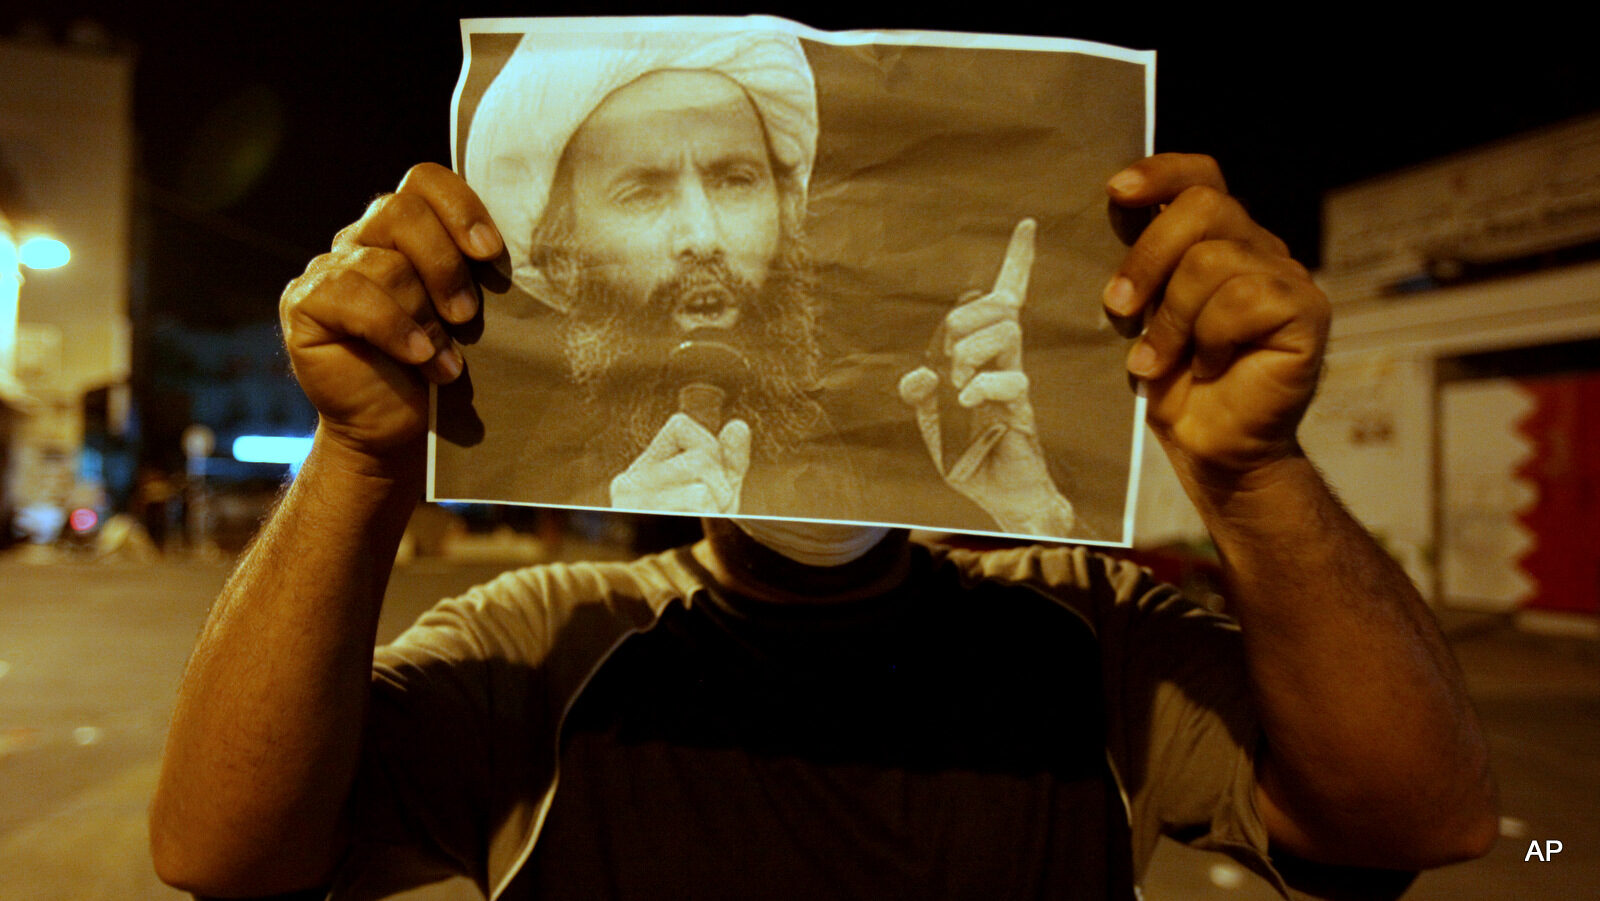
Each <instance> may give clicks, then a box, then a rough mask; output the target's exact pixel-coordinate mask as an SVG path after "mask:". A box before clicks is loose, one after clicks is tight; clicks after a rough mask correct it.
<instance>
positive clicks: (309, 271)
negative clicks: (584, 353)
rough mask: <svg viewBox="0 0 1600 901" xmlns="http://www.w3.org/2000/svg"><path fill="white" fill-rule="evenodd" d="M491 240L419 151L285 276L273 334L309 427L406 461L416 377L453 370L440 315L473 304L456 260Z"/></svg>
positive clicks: (461, 194) (415, 443) (463, 265)
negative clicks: (307, 403) (308, 410)
mask: <svg viewBox="0 0 1600 901" xmlns="http://www.w3.org/2000/svg"><path fill="white" fill-rule="evenodd" d="M503 248H504V243H503V242H502V241H501V238H500V233H499V232H498V231H497V230H496V229H495V227H494V225H493V223H492V222H491V221H490V218H489V213H488V210H486V209H485V208H484V206H483V203H482V202H481V201H480V200H479V199H478V196H477V195H476V194H475V193H473V191H472V189H471V188H469V187H467V183H466V182H465V181H463V180H462V179H461V177H460V176H458V175H456V174H455V173H454V172H451V171H450V170H449V169H446V168H444V167H443V166H439V165H436V164H432V163H424V164H422V165H419V166H415V167H413V168H412V169H411V171H409V172H407V173H406V177H405V178H404V179H403V180H402V181H401V182H400V187H399V188H398V189H397V190H396V191H395V193H393V194H386V195H384V196H382V197H379V198H378V199H377V200H374V201H373V202H372V204H371V205H370V206H368V207H367V211H366V213H365V214H364V215H363V216H362V217H361V218H360V219H358V220H357V221H356V222H354V223H352V224H351V225H349V226H347V227H346V228H344V229H343V230H342V231H340V232H339V234H338V235H337V236H335V237H334V239H333V249H332V251H330V252H329V253H325V254H323V255H322V256H319V257H317V258H316V259H314V260H312V261H311V264H310V265H309V266H307V267H306V271H305V273H304V274H303V275H301V276H300V277H299V278H296V279H295V280H294V281H292V282H290V283H289V286H288V287H287V288H286V289H285V290H284V292H283V298H282V300H281V301H280V303H279V307H278V315H279V318H280V321H281V324H282V326H283V338H284V344H285V346H286V347H287V349H288V352H289V361H290V363H291V364H292V365H293V366H294V373H295V378H297V379H298V380H299V382H300V387H301V388H302V390H304V391H305V393H306V396H307V397H308V398H310V400H311V402H312V404H314V405H315V406H316V408H317V413H318V414H319V416H320V424H319V426H318V432H319V433H320V435H321V436H324V437H326V438H328V439H331V440H333V441H336V442H338V443H339V444H340V445H343V446H344V448H346V449H348V450H351V451H355V452H356V453H358V454H360V455H362V456H364V457H366V458H369V459H371V460H373V461H375V462H377V463H378V464H380V466H379V470H378V471H379V472H387V471H388V470H389V466H390V465H395V466H404V465H411V466H415V465H417V462H418V461H420V454H418V453H417V451H416V450H415V448H417V447H419V446H420V445H419V441H420V439H421V437H422V435H423V433H424V432H425V431H426V429H427V424H428V394H427V382H430V381H431V382H435V383H439V384H443V383H446V382H450V381H453V380H454V379H455V378H456V377H457V376H459V375H460V374H461V368H462V360H461V353H460V351H459V350H458V349H457V348H456V347H455V344H454V342H453V341H452V340H451V339H450V336H449V335H448V334H447V333H446V330H445V325H444V323H445V322H449V323H462V322H466V321H467V320H469V319H471V318H472V317H473V316H474V315H475V314H476V313H477V307H478V299H477V293H476V291H475V289H474V287H473V282H472V278H471V275H470V274H469V273H468V270H467V264H468V261H469V259H474V260H488V259H492V258H494V257H496V256H498V255H499V254H500V253H502V252H503Z"/></svg>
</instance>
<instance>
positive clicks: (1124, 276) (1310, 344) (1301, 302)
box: [1104, 153, 1329, 490]
mask: <svg viewBox="0 0 1600 901" xmlns="http://www.w3.org/2000/svg"><path fill="white" fill-rule="evenodd" d="M1106 190H1107V192H1108V193H1109V194H1110V195H1111V199H1112V201H1113V202H1114V203H1117V204H1118V205H1120V206H1125V207H1145V206H1154V205H1161V206H1162V212H1161V213H1160V215H1158V216H1156V217H1155V220H1154V221H1153V222H1151V224H1150V225H1149V227H1148V228H1146V229H1145V231H1144V233H1143V234H1142V235H1141V236H1140V237H1139V239H1138V240H1137V241H1136V242H1135V243H1134V245H1133V246H1132V247H1131V248H1130V249H1129V251H1128V254H1127V256H1126V258H1125V259H1124V260H1123V263H1122V267H1121V268H1120V269H1119V270H1118V272H1117V274H1116V275H1115V276H1113V277H1112V279H1111V281H1110V282H1109V283H1108V284H1107V285H1106V289H1105V295H1104V302H1105V306H1106V309H1107V311H1109V312H1110V313H1112V314H1115V315H1117V316H1122V317H1140V316H1142V317H1144V319H1145V322H1146V326H1145V332H1144V335H1143V337H1141V338H1140V339H1139V340H1138V341H1137V342H1135V344H1134V345H1133V347H1132V349H1131V350H1130V351H1129V353H1128V364H1127V365H1128V371H1129V372H1130V373H1131V374H1132V375H1133V376H1134V377H1136V378H1138V379H1140V380H1141V381H1143V382H1144V383H1145V385H1146V386H1147V388H1148V391H1149V422H1150V426H1151V428H1152V429H1154V431H1155V433H1156V435H1157V437H1159V438H1160V439H1161V441H1162V443H1163V444H1164V445H1165V446H1166V449H1167V452H1168V454H1169V455H1170V456H1171V457H1172V460H1173V463H1174V465H1175V466H1176V467H1177V468H1178V469H1180V470H1182V471H1183V472H1182V473H1181V474H1183V475H1185V476H1186V477H1188V479H1189V480H1190V481H1191V482H1192V484H1194V485H1195V486H1196V487H1199V488H1201V489H1202V490H1214V489H1221V490H1229V489H1232V488H1235V487H1239V486H1240V485H1242V484H1243V483H1244V481H1245V480H1248V479H1249V478H1251V477H1252V476H1253V475H1256V474H1260V473H1265V472H1266V471H1267V470H1269V469H1271V468H1272V466H1273V464H1275V463H1279V462H1281V461H1283V460H1286V459H1288V458H1290V457H1297V456H1299V446H1298V443H1297V441H1296V438H1295V431H1296V429H1297V428H1298V426H1299V423H1300V418H1301V416H1302V415H1303V414H1304V413H1305V410H1306V406H1307V405H1308V404H1310V402H1311V396H1312V394H1313V393H1314V392H1315V390H1316V385H1317V377H1318V375H1319V373H1320V370H1321V367H1322V354H1323V348H1324V346H1325V345H1326V343H1327V337H1328V321H1329V305H1328V300H1327V297H1326V296H1324V295H1323V293H1322V291H1321V290H1320V289H1318V288H1317V286H1316V285H1314V284H1313V283H1312V281H1311V276H1310V273H1308V272H1307V271H1306V268H1305V267H1304V266H1302V265H1300V264H1299V263H1297V262H1295V261H1294V260H1293V259H1291V258H1290V257H1289V252H1288V247H1287V246H1286V245H1285V244H1284V243H1283V241H1281V240H1279V239H1278V238H1277V237H1276V236H1275V235H1273V234H1272V233H1271V232H1268V231H1267V230H1266V229H1264V228H1262V227H1261V226H1260V225H1257V224H1256V223H1255V222H1254V221H1253V220H1252V219H1251V218H1250V216H1249V215H1248V214H1247V213H1246V212H1245V210H1244V207H1243V206H1241V205H1240V204H1239V202H1238V201H1237V200H1235V199H1234V198H1232V197H1230V196H1228V193H1227V187H1226V185H1225V184H1224V182H1223V179H1222V173H1221V170H1219V169H1218V167H1217V164H1216V161H1215V160H1213V159H1211V158H1210V157H1207V156H1197V155H1189V154H1173V153H1168V154H1160V155H1157V156H1153V157H1150V158H1148V159H1145V160H1141V161H1140V162H1138V163H1135V164H1133V165H1132V166H1129V167H1128V168H1127V169H1124V170H1123V171H1121V172H1119V173H1117V174H1116V175H1115V176H1113V177H1112V178H1111V180H1110V181H1109V182H1108V184H1107V187H1106Z"/></svg>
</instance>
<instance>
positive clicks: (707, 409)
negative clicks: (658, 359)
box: [666, 332, 750, 435]
mask: <svg viewBox="0 0 1600 901" xmlns="http://www.w3.org/2000/svg"><path fill="white" fill-rule="evenodd" d="M666 377H667V380H668V382H667V383H668V384H672V385H677V386H678V412H680V413H685V414H687V415H688V416H689V418H690V419H693V420H694V421H695V422H698V423H700V425H701V426H703V427H704V428H705V429H706V431H708V432H710V433H711V434H713V435H715V434H717V433H718V432H720V431H721V430H722V426H723V423H724V422H725V421H726V418H727V417H726V412H725V410H726V408H727V405H728V403H729V402H730V401H732V400H733V399H734V398H736V397H738V396H739V391H740V390H741V389H742V388H743V387H744V385H745V384H746V383H747V382H748V381H749V380H750V361H749V360H747V359H745V356H744V354H742V353H740V352H739V351H738V350H736V349H734V347H733V346H732V345H730V344H727V343H726V342H723V341H715V340H709V339H697V338H695V337H694V333H693V332H691V333H690V336H689V339H688V340H686V341H684V342H683V343H681V344H679V345H678V346H677V347H674V348H673V349H672V351H671V353H669V354H668V355H667V366H666Z"/></svg>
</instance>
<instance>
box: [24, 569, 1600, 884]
mask: <svg viewBox="0 0 1600 901" xmlns="http://www.w3.org/2000/svg"><path fill="white" fill-rule="evenodd" d="M497 570H498V567H496V566H494V565H492V564H471V565H468V564H443V563H416V564H411V565H409V566H405V567H403V568H401V569H400V570H399V571H398V573H397V575H396V578H395V580H394V582H393V584H392V586H391V591H390V598H389V602H388V604H387V606H386V609H385V615H384V620H383V624H382V627H381V631H382V633H383V635H385V636H389V635H393V634H394V633H396V632H397V631H398V630H399V629H400V628H402V627H403V625H404V624H405V623H407V622H409V621H410V620H411V619H412V618H414V617H415V616H416V615H417V613H419V612H420V611H421V610H423V609H425V607H426V606H427V605H428V604H430V603H432V601H433V600H435V599H437V598H439V597H442V596H446V595H449V594H454V593H456V592H457V591H459V590H461V589H462V588H465V587H467V586H469V585H472V584H474V583H476V582H478V581H480V580H481V579H482V578H484V577H485V576H487V575H490V574H492V573H493V572H496V571H497ZM225 576H226V571H225V569H224V568H223V567H222V566H221V565H217V564H198V565H197V564H174V563H162V564H152V565H128V564H91V563H83V564H75V565H44V566H41V565H26V564H22V563H19V562H17V561H16V560H15V559H14V558H0V899H30V901H33V899H44V901H51V899H60V901H93V899H106V901H112V899H115V901H130V899H131V901H140V899H161V901H171V899H175V898H180V897H184V896H181V895H179V894H178V893H177V892H174V891H172V890H170V889H167V888H165V887H163V886H161V885H160V883H159V882H157V880H156V879H155V876H154V874H153V873H152V872H151V868H150V864H149V858H148V855H147V853H146V850H145V835H144V833H145V822H144V810H145V805H146V803H147V801H148V799H149V796H150V792H151V789H152V787H153V785H154V781H155V773H156V762H157V760H158V758H159V755H160V748H161V741H162V737H163V733H164V730H165V724H166V717H167V712H168V708H169V707H170V705H171V702H172V697H173V692H174V690H175V688H176V685H177V680H178V676H179V674H180V672H181V670H182V667H183V662H184V659H185V658H186V657H187V655H188V652H189V647H190V645H191V643H192V642H193V640H194V637H195V634H196V632H197V631H198V629H199V626H200V623H201V620H202V619H203V617H204V615H205V611H206V608H207V607H208V606H209V604H210V602H211V598H212V597H213V596H214V595H215V594H216V591H217V589H218V588H219V587H220V586H221V584H222V581H223V579H224V578H225ZM1457 649H1458V653H1459V654H1460V656H1461V658H1462V660H1463V664H1464V666H1465V667H1466V668H1467V670H1468V673H1469V677H1470V678H1471V680H1472V684H1473V689H1474V693H1475V695H1476V697H1477V700H1478V703H1479V707H1480V710H1481V712H1482V715H1483V717H1484V720H1485V723H1486V725H1487V727H1488V729H1489V731H1490V734H1491V740H1492V743H1493V749H1494V753H1495V758H1496V765H1497V769H1498V771H1499V773H1500V778H1501V785H1502V792H1503V795H1504V804H1503V807H1504V813H1505V814H1506V815H1507V817H1509V818H1511V820H1512V821H1509V822H1508V823H1507V825H1506V832H1507V834H1508V837H1507V838H1504V839H1502V841H1501V843H1500V845H1499V846H1498V847H1497V848H1496V849H1495V851H1494V853H1493V854H1491V855H1490V857H1489V858H1487V859H1486V860H1483V861H1479V862H1475V863H1473V864H1469V865H1466V866H1461V867H1454V868H1450V869H1446V870H1443V871H1439V872H1435V873H1429V874H1426V875H1424V876H1423V877H1422V878H1421V879H1420V880H1419V881H1418V883H1417V885H1416V887H1415V888H1414V889H1413V890H1412V892H1411V893H1410V894H1409V895H1408V896H1407V897H1408V898H1417V899H1440V901H1462V899H1475V898H1493V899H1502V898H1511V899H1517V898H1527V899H1565V898H1592V897H1596V895H1600V810H1597V804H1596V801H1597V799H1600V650H1597V649H1596V647H1595V646H1594V645H1593V644H1584V643H1581V642H1557V641H1551V640H1548V639H1532V638H1528V637H1525V636H1520V635H1518V634H1516V633H1511V632H1507V631H1505V630H1500V629H1480V630H1475V631H1464V632H1463V635H1462V637H1461V638H1460V639H1459V640H1458V642H1457ZM1532 839H1540V840H1545V839H1556V840H1559V841H1561V842H1562V843H1563V845H1564V850H1563V851H1562V853H1561V854H1560V855H1558V856H1557V857H1556V859H1555V860H1554V861H1553V862H1550V863H1544V864H1541V863H1539V862H1538V861H1530V862H1524V860H1523V857H1524V856H1525V853H1526V850H1527V846H1528V842H1529V841H1530V840H1532ZM417 897H419V898H420V897H427V898H430V899H441V898H445V897H450V898H457V897H464V896H463V895H462V894H461V893H460V892H459V891H456V890H445V891H442V892H441V891H437V890H435V891H432V892H428V893H425V894H424V895H419V896H417ZM1145 897H1146V898H1147V899H1150V901H1163V899H1268V898H1273V897H1275V896H1274V895H1273V894H1272V893H1271V892H1270V891H1268V890H1267V889H1266V888H1265V886H1264V884H1262V883H1260V882H1259V881H1257V880H1255V879H1254V878H1253V877H1247V876H1244V875H1243V874H1242V872H1241V871H1239V870H1238V869H1237V868H1236V867H1232V866H1231V865H1230V864H1227V863H1226V862H1225V861H1223V860H1222V859H1221V858H1215V857H1212V856H1209V855H1200V854H1195V853H1193V852H1187V851H1185V850H1182V849H1178V848H1177V847H1176V846H1171V847H1164V848H1163V850H1162V852H1161V853H1160V854H1159V855H1158V858H1157V862H1156V864H1155V865H1154V867H1153V870H1152V873H1151V874H1150V877H1149V879H1148V883H1147V885H1146V892H1145Z"/></svg>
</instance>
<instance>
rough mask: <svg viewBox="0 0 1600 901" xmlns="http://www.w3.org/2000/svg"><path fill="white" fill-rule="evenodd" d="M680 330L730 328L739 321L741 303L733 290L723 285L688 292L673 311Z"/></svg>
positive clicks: (675, 322)
mask: <svg viewBox="0 0 1600 901" xmlns="http://www.w3.org/2000/svg"><path fill="white" fill-rule="evenodd" d="M672 321H673V323H674V324H676V325H677V326H678V329H679V331H683V332H692V331H694V330H695V329H700V328H715V329H730V328H733V326H734V325H735V324H736V323H738V321H739V304H738V303H737V302H735V300H734V297H733V292H732V291H729V290H728V289H727V288H724V287H722V286H721V285H707V286H705V287H702V288H698V289H695V290H693V291H690V292H688V293H686V294H685V295H684V296H683V297H682V298H680V299H679V301H678V306H677V308H676V309H674V310H673V311H672Z"/></svg>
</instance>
